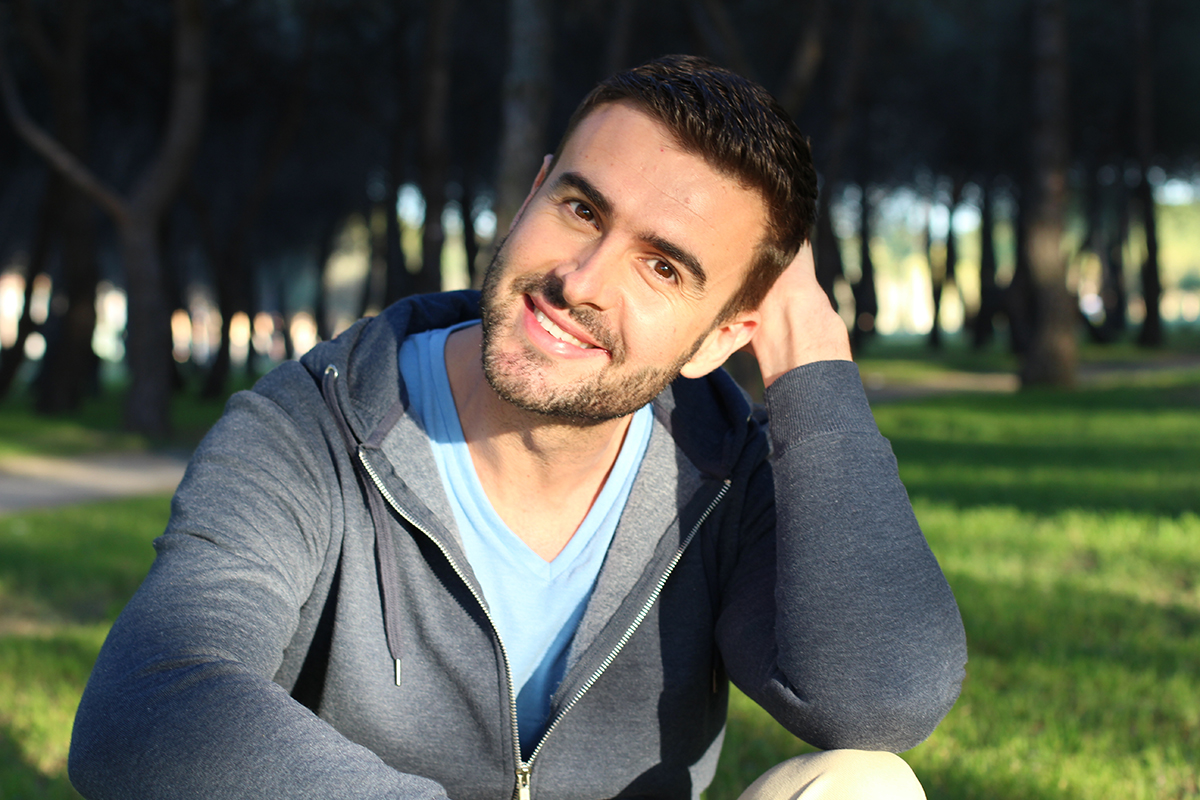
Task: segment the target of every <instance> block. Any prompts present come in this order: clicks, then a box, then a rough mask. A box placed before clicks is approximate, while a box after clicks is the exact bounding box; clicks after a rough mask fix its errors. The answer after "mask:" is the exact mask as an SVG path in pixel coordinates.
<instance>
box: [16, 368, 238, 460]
mask: <svg viewBox="0 0 1200 800" xmlns="http://www.w3.org/2000/svg"><path fill="white" fill-rule="evenodd" d="M233 382H234V383H235V384H236V385H235V386H233V387H232V388H235V389H242V388H248V387H249V386H250V385H252V384H253V376H244V375H239V376H237V377H236V380H235V381H233ZM123 400H124V397H123V394H122V390H121V388H120V387H116V386H113V387H106V388H105V389H104V390H103V391H101V392H100V393H99V394H97V395H95V396H91V397H88V398H87V399H85V401H84V403H83V405H82V407H81V408H80V409H79V410H78V411H76V412H74V413H72V414H70V415H61V416H46V415H43V414H38V413H36V412H35V411H34V402H33V397H32V396H31V390H30V388H29V387H22V388H21V390H19V391H16V392H14V394H13V396H10V397H6V398H5V399H4V400H3V401H2V402H0V458H3V457H5V456H20V455H42V456H72V455H80V454H83V453H98V452H112V451H117V450H120V451H125V450H146V449H162V448H167V449H175V450H179V449H187V450H190V449H191V448H192V447H194V446H195V445H196V444H197V443H198V442H199V441H200V439H201V438H203V436H204V434H205V432H206V431H207V430H208V429H209V428H210V427H212V424H213V423H214V422H216V421H217V419H218V418H219V417H220V416H221V411H222V410H223V409H224V407H225V400H224V399H223V398H222V399H215V400H203V399H200V398H199V397H198V392H197V391H196V390H195V389H194V388H192V389H189V390H187V391H181V392H178V393H176V395H175V396H174V397H172V398H171V408H170V419H171V427H172V430H171V434H170V435H169V436H168V437H167V438H165V439H162V440H149V439H146V438H145V437H142V436H137V435H135V434H131V433H127V432H125V431H124V430H122V427H121V418H122V411H121V409H122V402H123Z"/></svg>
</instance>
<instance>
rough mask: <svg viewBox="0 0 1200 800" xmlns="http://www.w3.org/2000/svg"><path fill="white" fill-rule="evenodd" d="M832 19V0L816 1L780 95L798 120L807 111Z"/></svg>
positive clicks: (823, 55) (814, 0) (790, 112)
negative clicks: (807, 101)
mask: <svg viewBox="0 0 1200 800" xmlns="http://www.w3.org/2000/svg"><path fill="white" fill-rule="evenodd" d="M828 19H829V0H813V6H812V10H811V13H810V14H809V17H808V20H807V21H806V24H805V26H804V32H803V33H801V34H800V41H799V42H797V43H796V52H795V53H794V54H793V55H792V63H791V66H790V67H789V68H788V74H787V82H786V83H785V84H784V85H783V89H782V91H780V92H779V104H780V105H781V106H783V108H784V110H785V111H787V112H788V114H790V115H791V116H792V119H795V118H796V117H798V116H799V115H800V111H801V110H802V109H803V108H804V103H805V101H806V100H808V94H809V92H810V91H811V90H812V86H813V81H814V80H815V79H816V77H817V70H818V69H819V68H820V66H821V62H822V61H823V60H824V57H825V28H826V27H827V24H828Z"/></svg>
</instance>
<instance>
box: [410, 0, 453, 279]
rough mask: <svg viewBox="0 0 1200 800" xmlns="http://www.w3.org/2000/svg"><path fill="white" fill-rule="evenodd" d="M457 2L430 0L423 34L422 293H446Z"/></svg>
mask: <svg viewBox="0 0 1200 800" xmlns="http://www.w3.org/2000/svg"><path fill="white" fill-rule="evenodd" d="M456 6H457V0H429V5H428V8H429V11H428V15H427V18H426V22H425V25H426V29H425V59H424V66H423V73H422V76H421V81H422V100H421V118H420V126H421V177H420V180H421V194H422V195H423V196H424V198H425V225H424V227H423V229H422V233H421V271H420V272H419V273H418V274H417V285H416V290H417V291H418V292H437V291H440V290H441V288H442V247H443V245H444V244H445V243H446V232H445V230H444V229H443V228H442V208H443V207H444V206H445V205H446V176H447V170H448V168H449V163H450V153H449V148H448V147H447V146H446V142H447V140H448V138H449V132H448V130H447V127H446V126H447V122H448V118H449V117H448V110H449V106H450V60H451V59H450V56H451V48H452V44H453V42H452V37H451V35H450V34H451V32H452V24H453V22H454V12H455V8H456Z"/></svg>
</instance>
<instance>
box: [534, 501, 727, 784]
mask: <svg viewBox="0 0 1200 800" xmlns="http://www.w3.org/2000/svg"><path fill="white" fill-rule="evenodd" d="M729 486H730V481H729V479H728V478H726V479H725V481H724V483H722V484H721V488H720V490H719V491H718V492H717V495H716V497H714V498H713V499H712V502H711V503H709V504H708V508H706V509H704V513H703V514H701V515H700V518H699V519H697V520H696V524H695V525H693V526H692V530H691V531H690V532H689V533H688V535H687V537H686V538H685V539H684V540H683V542H682V543H681V544H680V545H679V548H678V549H677V550H676V551H675V555H674V556H672V557H671V561H670V563H669V564H667V568H666V569H665V570H663V573H662V575H660V576H659V578H658V583H656V584H655V586H654V591H652V592H651V593H650V596H649V597H647V598H646V602H645V603H643V604H642V608H641V610H640V611H638V613H637V616H636V617H634V618H633V622H631V623H630V624H629V627H627V628H626V629H625V632H624V633H623V634H621V638H620V639H618V640H617V643H616V644H615V645H614V646H613V649H612V650H611V651H610V652H609V654H608V655H607V656H605V657H604V660H603V661H601V662H600V666H598V667H596V669H595V670H594V671H593V672H592V674H591V675H589V676H588V679H587V680H586V681H584V683H583V686H581V687H579V691H577V692H576V693H575V694H574V696H573V697H572V698H571V699H570V700H569V701H567V704H566V705H564V706H563V707H562V708H561V709H560V710H559V712H558V713H557V714H555V715H554V719H553V720H552V721H551V722H550V725H549V727H547V728H546V732H545V733H543V734H542V738H541V739H539V740H538V743H537V747H535V748H533V752H532V753H530V754H529V761H527V762H526V765H525V768H526V770H527V773H531V772H532V771H533V761H534V759H536V758H537V757H538V753H540V752H542V746H543V745H545V744H546V740H547V739H549V738H550V734H551V733H553V732H554V729H555V728H557V727H558V723H559V722H561V721H562V718H563V717H565V716H566V715H567V713H568V712H570V710H571V709H572V708H574V707H575V706H576V705H578V703H579V701H580V700H581V699H583V696H584V695H585V694H586V693H587V691H588V690H589V689H591V688H592V687H593V686H594V685H595V684H596V681H598V680H600V676H601V675H603V674H604V673H605V671H607V670H608V668H609V667H610V666H612V663H613V662H614V661H616V660H617V656H618V655H620V653H621V651H622V650H624V649H625V645H626V644H628V643H629V640H630V639H632V638H633V634H634V633H636V632H637V629H638V628H640V627H641V625H642V622H643V621H645V619H646V617H648V616H649V615H650V610H651V609H652V608H654V604H655V603H657V602H658V596H659V595H660V594H662V590H663V587H664V586H666V584H667V579H668V578H670V577H671V573H673V572H674V571H675V567H676V565H677V564H679V561H680V559H682V558H683V551H684V550H686V549H687V547H688V545H689V544H691V543H692V539H694V538H695V536H696V534H697V533H698V532H699V530H700V526H701V525H703V524H704V522H705V520H707V519H708V518H709V516H710V515H711V514H712V512H713V511H714V510H716V507H717V506H718V505H719V504H720V502H721V500H723V499H724V498H725V494H726V493H727V492H728V491H729ZM517 777H518V782H517V788H518V789H520V788H521V782H520V778H521V771H520V770H518V771H517ZM528 782H529V778H528V774H527V775H526V777H525V784H526V785H525V793H524V794H521V795H519V798H518V800H528V798H529V794H528Z"/></svg>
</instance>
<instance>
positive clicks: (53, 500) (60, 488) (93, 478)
mask: <svg viewBox="0 0 1200 800" xmlns="http://www.w3.org/2000/svg"><path fill="white" fill-rule="evenodd" d="M186 466H187V458H186V456H184V455H176V454H171V453H145V452H130V453H100V454H94V455H85V456H75V457H72V458H55V457H50V456H30V455H22V456H5V457H2V458H0V515H4V514H12V513H14V512H17V511H25V510H29V509H35V508H49V507H54V506H61V505H68V504H72V503H84V502H88V501H91V500H105V499H109V498H115V497H133V496H137V495H146V494H159V493H163V494H167V493H170V492H173V491H175V487H176V486H178V485H179V481H180V480H181V479H182V478H183V470H184V467H186Z"/></svg>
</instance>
